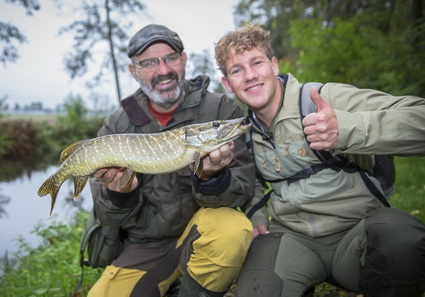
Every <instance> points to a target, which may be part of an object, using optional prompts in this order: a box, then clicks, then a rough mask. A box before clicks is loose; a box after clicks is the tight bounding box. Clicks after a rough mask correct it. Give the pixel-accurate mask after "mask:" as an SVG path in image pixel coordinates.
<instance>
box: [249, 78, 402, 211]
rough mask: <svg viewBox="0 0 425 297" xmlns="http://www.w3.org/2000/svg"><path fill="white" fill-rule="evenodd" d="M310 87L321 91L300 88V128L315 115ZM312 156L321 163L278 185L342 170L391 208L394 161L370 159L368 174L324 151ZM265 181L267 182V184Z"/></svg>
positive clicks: (263, 202)
mask: <svg viewBox="0 0 425 297" xmlns="http://www.w3.org/2000/svg"><path fill="white" fill-rule="evenodd" d="M312 86H316V87H317V90H318V91H319V93H320V89H321V87H322V86H323V84H322V83H319V82H309V83H305V84H303V85H302V87H301V91H300V97H299V108H300V116H301V117H300V118H301V125H302V120H303V119H304V117H305V116H307V115H308V114H310V113H312V112H316V111H317V106H316V105H315V104H314V103H313V101H312V100H311V98H310V88H311V87H312ZM303 128H304V126H303ZM250 133H252V130H251V131H250ZM250 133H247V137H248V139H247V145H248V149H249V151H250V152H251V153H252V151H253V149H252V141H251V138H252V137H251V135H250ZM305 136H306V135H305ZM313 153H314V154H315V155H316V157H317V158H318V159H319V160H320V161H321V164H318V165H314V166H312V167H309V168H305V169H303V170H301V171H299V172H297V173H295V174H294V175H292V176H290V177H288V178H284V179H280V180H277V181H284V180H286V181H287V182H288V183H291V182H294V181H297V180H300V179H303V178H308V177H310V176H311V175H313V174H316V173H317V172H319V171H321V170H323V169H325V168H331V169H333V170H335V171H340V170H344V171H346V172H359V174H360V176H361V178H362V180H363V182H364V183H365V185H366V187H367V188H368V189H369V191H370V192H371V193H372V194H373V195H374V196H375V197H376V198H378V199H379V200H380V201H381V203H382V204H383V205H385V206H386V207H390V204H389V203H388V200H387V199H388V198H389V197H390V196H391V195H392V194H393V193H394V192H395V188H394V182H395V165H394V158H393V157H392V156H387V155H375V156H373V157H374V161H375V164H374V166H373V168H372V169H371V170H365V169H363V168H362V167H360V166H359V165H357V164H356V163H355V162H350V161H348V160H347V158H346V157H345V156H342V155H336V156H333V155H332V153H330V152H328V151H324V150H321V151H318V150H313ZM370 176H373V177H375V178H376V179H377V180H378V181H379V183H380V186H381V188H382V190H383V192H384V194H382V193H381V191H380V190H379V189H378V188H377V187H376V186H375V184H374V183H373V182H372V181H371V179H370ZM265 181H266V182H267V180H265ZM270 194H271V191H267V192H266V194H265V196H264V197H263V198H262V199H261V200H260V201H259V202H258V203H257V204H255V205H254V206H253V207H252V208H251V209H250V210H249V211H248V213H247V217H248V218H250V217H251V216H252V215H253V214H254V213H255V212H256V211H257V210H258V209H260V208H261V207H263V206H265V205H266V204H267V202H268V200H269V199H270Z"/></svg>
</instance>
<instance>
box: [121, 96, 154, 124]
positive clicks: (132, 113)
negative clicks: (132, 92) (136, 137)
mask: <svg viewBox="0 0 425 297" xmlns="http://www.w3.org/2000/svg"><path fill="white" fill-rule="evenodd" d="M121 104H122V108H123V109H124V111H125V112H126V113H127V114H128V117H129V118H130V121H131V122H132V123H133V124H134V125H136V126H143V125H145V124H147V123H149V122H150V121H151V119H150V118H149V117H148V115H147V114H146V113H145V112H144V111H143V109H142V108H141V107H140V105H139V103H138V102H137V100H136V97H134V96H130V97H128V98H126V99H124V100H123V101H122V103H121Z"/></svg>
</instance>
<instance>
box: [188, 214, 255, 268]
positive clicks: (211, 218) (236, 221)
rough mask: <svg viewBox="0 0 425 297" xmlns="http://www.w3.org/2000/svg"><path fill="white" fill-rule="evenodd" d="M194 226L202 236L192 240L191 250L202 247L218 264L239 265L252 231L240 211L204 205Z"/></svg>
mask: <svg viewBox="0 0 425 297" xmlns="http://www.w3.org/2000/svg"><path fill="white" fill-rule="evenodd" d="M197 229H198V232H199V234H200V235H201V236H200V238H199V239H197V240H196V241H194V242H193V249H194V250H196V249H198V250H202V251H204V252H203V254H206V255H209V257H210V259H211V260H213V262H215V261H214V259H215V260H216V261H218V262H217V263H219V264H220V265H223V266H242V263H243V262H244V260H245V257H246V254H247V252H248V249H249V246H250V244H251V241H252V232H253V228H252V224H251V222H250V221H249V220H248V219H247V218H246V216H245V215H244V214H243V213H242V212H239V211H237V210H234V209H232V208H227V207H221V208H207V209H204V211H203V213H202V217H201V218H200V219H199V220H198V225H197ZM227 261H228V262H227ZM226 262H227V263H226Z"/></svg>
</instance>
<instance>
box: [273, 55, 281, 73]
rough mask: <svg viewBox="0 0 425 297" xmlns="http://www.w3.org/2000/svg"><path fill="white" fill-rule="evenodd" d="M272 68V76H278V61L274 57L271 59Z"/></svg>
mask: <svg viewBox="0 0 425 297" xmlns="http://www.w3.org/2000/svg"><path fill="white" fill-rule="evenodd" d="M272 68H273V74H274V75H275V76H278V75H279V73H280V72H279V61H278V60H277V58H276V57H272Z"/></svg>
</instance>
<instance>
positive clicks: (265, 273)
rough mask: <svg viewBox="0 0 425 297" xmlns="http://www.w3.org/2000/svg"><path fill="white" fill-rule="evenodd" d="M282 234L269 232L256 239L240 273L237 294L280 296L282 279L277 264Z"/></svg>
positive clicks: (239, 296)
mask: <svg viewBox="0 0 425 297" xmlns="http://www.w3.org/2000/svg"><path fill="white" fill-rule="evenodd" d="M282 236H283V233H269V234H266V235H260V236H258V237H256V238H255V239H254V241H253V242H252V245H251V248H250V250H249V256H248V258H247V260H246V262H245V263H244V266H243V268H242V270H241V271H240V273H239V276H238V279H237V287H236V290H235V296H238V297H245V296H251V297H254V296H269V297H278V296H280V293H281V291H282V279H281V278H280V277H279V276H278V275H277V274H276V272H275V265H276V257H277V254H278V252H279V246H280V242H281V237H282Z"/></svg>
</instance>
